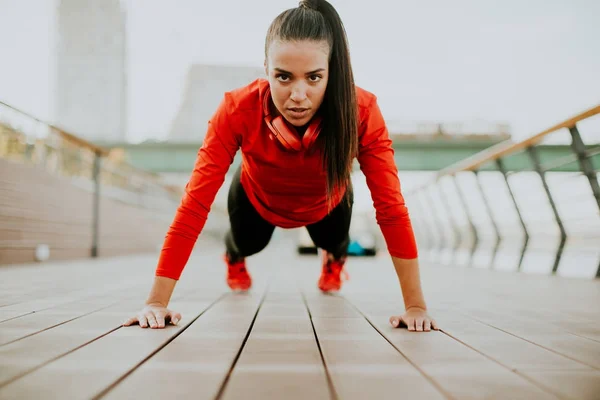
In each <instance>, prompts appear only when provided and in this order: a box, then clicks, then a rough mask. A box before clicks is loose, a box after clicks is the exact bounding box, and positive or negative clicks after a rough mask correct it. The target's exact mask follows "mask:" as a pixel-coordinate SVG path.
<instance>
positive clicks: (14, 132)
mask: <svg viewBox="0 0 600 400" xmlns="http://www.w3.org/2000/svg"><path fill="white" fill-rule="evenodd" d="M0 158H4V159H7V160H12V161H14V162H19V163H25V164H31V165H34V166H37V167H39V168H41V169H43V170H44V171H45V172H47V173H51V174H53V175H56V176H61V177H64V178H68V179H70V181H71V183H73V184H75V185H77V186H79V187H81V188H83V189H85V190H88V191H91V192H92V193H93V220H92V238H93V239H92V242H93V243H92V246H91V256H92V257H97V255H98V237H99V221H100V196H101V195H102V196H105V197H110V198H112V199H114V200H117V201H121V202H124V203H127V204H130V205H133V206H136V207H142V208H145V209H149V210H152V211H155V212H164V213H165V215H167V216H168V217H172V214H173V212H174V210H175V208H176V207H177V204H178V203H179V201H180V199H181V196H182V194H183V191H182V188H179V187H173V186H169V185H166V184H165V183H163V182H162V180H161V178H160V177H159V176H158V175H157V174H153V173H150V172H146V171H142V170H139V169H137V168H134V167H133V166H131V165H130V164H128V163H127V162H126V161H125V160H124V157H123V154H122V153H120V152H118V151H110V150H108V149H104V148H102V147H99V146H96V145H94V144H92V143H90V142H88V141H86V140H83V139H81V138H79V137H77V136H75V135H73V134H71V133H69V132H66V131H65V130H63V129H60V128H58V127H56V126H54V125H52V124H49V123H47V122H44V121H42V120H40V119H38V118H36V117H33V116H31V115H29V114H27V113H25V112H23V111H21V110H18V109H17V108H15V107H12V106H10V105H8V104H6V103H3V102H0Z"/></svg>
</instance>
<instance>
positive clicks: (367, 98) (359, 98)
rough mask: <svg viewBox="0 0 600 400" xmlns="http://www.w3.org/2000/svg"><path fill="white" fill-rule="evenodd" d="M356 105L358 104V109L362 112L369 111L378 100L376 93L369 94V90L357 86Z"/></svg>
mask: <svg viewBox="0 0 600 400" xmlns="http://www.w3.org/2000/svg"><path fill="white" fill-rule="evenodd" d="M355 88H356V103H357V104H358V107H359V108H360V110H361V111H363V110H365V111H366V110H368V109H369V107H371V106H372V104H373V102H374V101H376V100H377V96H375V94H374V93H372V92H369V91H368V90H366V89H364V88H362V87H360V86H356V85H355Z"/></svg>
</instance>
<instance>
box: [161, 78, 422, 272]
mask: <svg viewBox="0 0 600 400" xmlns="http://www.w3.org/2000/svg"><path fill="white" fill-rule="evenodd" d="M268 84H269V83H268V81H266V80H264V79H258V80H256V81H254V82H252V83H251V84H249V85H247V86H245V87H243V88H240V89H236V90H233V91H231V92H227V93H225V97H224V99H223V101H222V102H221V104H220V105H219V107H218V109H217V110H216V112H215V114H214V115H213V117H212V118H211V120H210V122H209V125H208V131H207V133H206V136H205V138H204V143H203V144H202V147H201V148H200V150H199V152H198V158H197V160H196V164H195V166H194V170H193V172H192V175H191V177H190V180H189V182H188V184H187V185H186V188H185V194H184V196H183V198H182V200H181V204H180V205H179V207H178V209H177V213H176V215H175V218H174V220H173V223H172V224H171V227H170V229H169V230H168V232H167V235H166V237H165V242H164V245H163V248H162V252H161V254H160V258H159V262H158V266H157V269H156V275H157V276H165V277H169V278H173V279H179V277H180V275H181V272H182V271H183V268H184V267H185V264H186V263H187V261H188V259H189V256H190V254H191V252H192V249H193V247H194V244H195V242H196V240H197V238H198V235H199V234H200V232H201V231H202V228H203V227H204V224H205V222H206V219H207V216H208V213H209V211H210V207H211V205H212V203H213V201H214V199H215V196H216V193H217V191H218V190H219V189H220V187H221V185H222V184H223V182H224V179H225V174H226V173H227V171H228V169H229V167H230V165H231V163H232V162H233V159H234V156H235V154H236V152H237V151H238V149H240V148H241V150H242V173H241V183H242V186H243V187H244V190H245V191H246V193H247V195H248V198H249V199H250V202H251V203H252V204H253V206H254V207H255V208H256V210H257V211H258V213H259V214H260V215H261V216H262V217H263V218H264V219H265V220H267V221H268V222H270V223H271V224H273V225H275V226H279V227H282V228H295V227H301V226H306V225H308V224H312V223H315V222H317V221H319V220H321V219H322V218H323V217H325V216H326V215H327V202H326V197H325V192H326V173H325V170H324V169H323V165H322V161H321V153H320V152H319V151H315V152H311V151H306V152H305V151H300V152H297V153H296V152H288V151H286V150H284V149H283V148H282V147H281V145H280V144H279V143H278V142H277V139H274V138H272V137H271V134H270V131H269V128H268V127H267V125H266V123H265V122H264V120H263V105H262V101H261V99H262V98H263V97H262V96H263V94H264V93H265V90H266V89H267V87H268ZM356 90H357V92H356V93H357V103H358V107H359V116H360V124H359V133H358V134H359V154H358V157H357V159H358V162H359V164H360V168H361V170H362V171H363V173H364V174H365V177H366V182H367V185H368V187H369V190H370V192H371V198H372V199H373V205H374V207H375V212H376V219H377V223H378V224H379V226H380V228H381V232H382V234H383V236H384V238H385V241H386V244H387V247H388V251H389V253H390V254H391V255H392V256H395V257H399V258H416V257H417V246H416V243H415V238H414V234H413V230H412V226H411V222H410V218H409V215H408V210H407V208H406V206H405V204H404V198H403V196H402V194H401V191H400V182H399V179H398V171H397V169H396V164H395V161H394V150H393V148H392V141H391V140H390V138H389V135H388V131H387V128H386V126H385V122H384V119H383V116H382V115H381V111H380V110H379V106H378V105H377V100H376V97H375V96H374V95H373V94H371V93H369V92H367V91H366V90H363V89H361V88H358V87H357V88H356ZM342 193H343V191H340V193H338V194H337V195H336V196H335V198H334V200H335V202H334V204H338V203H339V201H340V198H341V195H342Z"/></svg>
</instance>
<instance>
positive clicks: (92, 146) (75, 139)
mask: <svg viewBox="0 0 600 400" xmlns="http://www.w3.org/2000/svg"><path fill="white" fill-rule="evenodd" d="M0 105H3V106H4V107H7V108H10V109H11V110H13V111H16V112H18V113H19V114H22V115H24V116H26V117H27V118H29V119H32V120H34V121H36V122H39V123H41V124H43V125H46V126H47V127H48V128H50V129H52V130H53V131H55V132H56V133H58V135H59V136H61V137H62V138H63V139H65V140H67V141H69V142H72V143H73V144H76V145H78V146H81V147H87V148H88V149H90V150H92V151H93V152H94V153H97V154H99V155H101V156H108V155H109V154H110V151H109V150H108V149H105V148H103V147H100V146H97V145H95V144H93V143H90V142H88V141H87V140H85V139H82V138H80V137H78V136H75V135H73V134H72V133H69V132H67V131H65V130H64V129H61V128H59V127H57V126H55V125H52V124H50V123H48V122H46V121H43V120H41V119H39V118H37V117H34V116H33V115H31V114H29V113H27V112H25V111H23V110H20V109H18V108H16V107H14V106H11V105H10V104H6V103H5V102H3V101H0Z"/></svg>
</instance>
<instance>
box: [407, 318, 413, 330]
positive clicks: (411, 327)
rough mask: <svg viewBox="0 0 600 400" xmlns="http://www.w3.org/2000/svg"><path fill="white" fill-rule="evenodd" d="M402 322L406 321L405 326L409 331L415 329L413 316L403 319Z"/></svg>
mask: <svg viewBox="0 0 600 400" xmlns="http://www.w3.org/2000/svg"><path fill="white" fill-rule="evenodd" d="M404 322H405V323H406V326H407V327H408V330H409V331H414V330H415V320H414V318H408V319H404Z"/></svg>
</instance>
